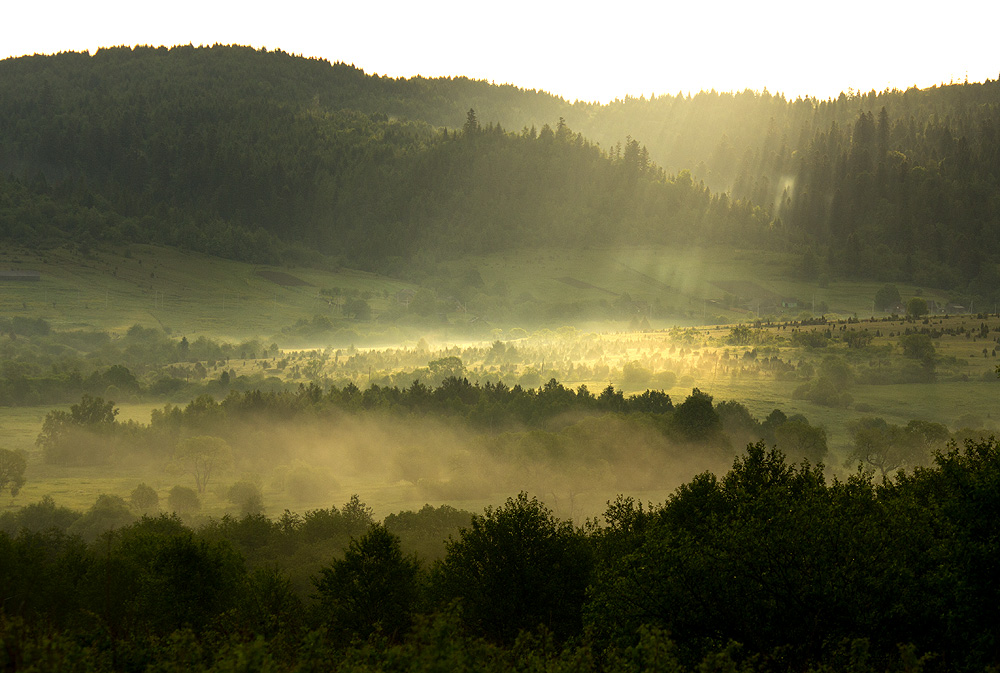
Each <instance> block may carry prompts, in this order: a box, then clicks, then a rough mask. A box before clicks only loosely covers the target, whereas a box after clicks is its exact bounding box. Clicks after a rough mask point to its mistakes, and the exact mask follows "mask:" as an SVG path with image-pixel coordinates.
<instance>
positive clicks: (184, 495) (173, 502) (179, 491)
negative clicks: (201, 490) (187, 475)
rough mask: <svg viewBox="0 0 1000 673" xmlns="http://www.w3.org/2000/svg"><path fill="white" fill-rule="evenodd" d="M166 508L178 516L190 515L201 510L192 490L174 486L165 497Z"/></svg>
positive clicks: (199, 502)
mask: <svg viewBox="0 0 1000 673" xmlns="http://www.w3.org/2000/svg"><path fill="white" fill-rule="evenodd" d="M167 507H169V508H170V510H171V511H173V512H177V513H178V514H190V513H191V512H197V511H198V510H199V509H201V501H200V500H199V499H198V494H197V493H196V492H195V490H194V489H193V488H188V487H187V486H174V487H173V488H172V489H170V495H168V496H167Z"/></svg>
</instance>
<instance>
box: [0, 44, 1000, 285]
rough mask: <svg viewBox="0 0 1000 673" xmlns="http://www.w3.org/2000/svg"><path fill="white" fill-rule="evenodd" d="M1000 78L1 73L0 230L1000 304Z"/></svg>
mask: <svg viewBox="0 0 1000 673" xmlns="http://www.w3.org/2000/svg"><path fill="white" fill-rule="evenodd" d="M998 131H1000V85H998V83H997V82H995V81H987V82H985V83H982V84H967V83H966V84H959V85H948V86H941V87H935V88H933V89H928V90H917V89H910V90H907V91H905V92H904V91H885V92H880V93H879V92H869V93H868V94H864V95H862V94H859V93H855V92H848V93H846V94H842V95H841V96H840V97H839V98H838V99H836V100H827V101H818V100H814V99H798V100H795V101H790V100H786V99H785V98H784V97H783V96H781V95H772V94H770V93H768V92H766V91H765V92H761V93H756V92H750V91H745V92H741V93H718V92H714V91H713V92H702V93H699V94H697V95H695V96H682V95H676V96H671V95H664V96H658V97H655V98H651V99H644V98H640V99H632V98H629V99H626V100H622V101H615V102H613V103H611V104H608V105H596V104H589V103H583V102H575V103H570V102H568V101H565V100H562V99H560V98H558V97H554V96H551V95H549V94H546V93H544V92H538V91H524V90H521V89H517V88H516V87H513V86H509V85H504V86H494V85H491V84H489V83H487V82H483V81H475V80H469V79H466V78H443V79H427V78H420V77H416V78H411V79H391V78H387V77H376V76H370V75H366V74H365V73H364V72H363V71H362V70H360V69H358V68H356V67H354V66H348V65H345V64H340V63H337V64H330V63H328V62H325V61H321V60H315V59H304V58H300V57H294V56H290V55H288V54H285V53H283V52H280V51H279V52H266V51H255V50H253V49H249V48H243V47H224V46H215V47H212V48H193V47H190V46H187V47H176V48H173V49H165V48H159V49H153V48H136V49H129V48H114V49H103V50H100V51H98V52H96V53H95V54H94V55H93V56H90V55H88V54H85V53H84V54H76V53H64V54H58V55H55V56H34V57H24V58H18V59H7V60H5V61H2V62H0V171H2V173H3V174H4V175H5V176H6V179H5V180H4V181H3V182H2V183H0V237H3V238H6V239H8V240H15V241H20V242H29V243H31V244H32V245H46V244H49V243H53V242H64V241H67V240H69V241H74V242H77V243H80V244H83V245H90V244H92V243H93V242H95V241H102V240H103V241H112V242H114V241H118V242H121V241H132V242H152V243H161V244H168V245H174V246H180V247H185V248H188V249H193V250H199V251H204V252H208V253H211V254H215V255H219V256H224V257H228V258H234V259H242V260H247V261H254V262H261V263H277V262H283V263H289V262H293V263H307V264H313V265H317V264H318V265H328V264H330V263H331V260H335V261H339V263H341V264H344V265H347V266H352V267H360V268H365V269H370V270H380V271H384V272H389V273H392V274H396V275H399V274H406V273H412V271H413V269H414V268H415V267H418V268H426V267H427V265H428V264H432V263H434V262H436V261H437V260H440V259H442V258H454V257H457V256H461V255H463V254H469V253H479V252H484V251H488V250H503V249H510V250H513V249H523V248H530V247H532V246H537V245H555V246H564V247H580V246H583V245H620V244H633V243H643V244H647V243H692V242H695V243H698V242H729V243H734V244H738V245H740V246H744V247H746V246H749V247H754V248H758V249H772V250H787V251H793V252H795V253H796V254H799V255H801V259H802V264H801V269H800V273H801V275H802V276H803V277H805V278H806V279H809V280H818V279H820V278H822V277H825V276H838V277H843V278H858V279H861V278H867V279H873V280H894V281H909V282H913V283H915V284H917V285H921V286H926V287H937V288H947V289H949V290H950V291H951V293H952V295H953V296H954V297H955V298H957V299H959V300H960V301H962V303H965V304H968V303H970V302H971V300H973V299H975V298H978V299H980V300H982V301H989V302H992V301H995V300H996V298H997V297H996V294H997V288H998V287H1000V274H998V273H997V261H998V259H1000V247H998V246H1000V243H998V241H1000V237H998V236H997V235H996V234H997V232H998V229H1000V201H998V199H997V198H996V193H997V189H996V187H997V180H998V176H1000V132H998Z"/></svg>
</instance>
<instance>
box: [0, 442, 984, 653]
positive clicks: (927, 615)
mask: <svg viewBox="0 0 1000 673" xmlns="http://www.w3.org/2000/svg"><path fill="white" fill-rule="evenodd" d="M998 478H1000V450H998V446H997V443H996V441H995V440H992V439H991V440H986V441H981V442H968V443H967V444H966V445H965V446H964V447H962V448H958V447H956V446H954V445H953V446H952V447H951V448H950V449H948V450H946V451H943V452H938V453H937V454H936V456H935V460H934V464H933V465H931V466H929V467H926V468H917V469H914V470H913V471H910V472H903V471H900V472H899V473H897V474H895V475H892V476H891V477H887V478H884V479H882V480H881V481H875V480H874V478H873V477H872V476H870V475H868V474H866V473H865V472H862V471H859V472H857V473H856V474H853V475H851V476H850V477H848V478H847V479H846V480H844V481H840V480H836V479H835V480H833V481H832V482H831V481H828V480H827V479H826V477H825V476H824V474H823V471H822V469H821V467H819V466H815V465H812V464H810V463H809V462H802V463H795V462H789V461H788V460H787V459H786V458H785V456H784V455H783V454H782V453H781V452H780V451H777V450H775V449H772V448H769V447H768V446H767V445H766V444H764V443H762V442H761V443H755V444H750V445H748V446H747V448H746V450H745V451H744V452H743V453H742V454H741V455H739V456H737V457H736V458H735V459H734V461H733V463H732V467H731V469H730V470H729V471H728V472H725V473H724V474H722V475H721V476H719V477H716V476H715V475H713V474H711V473H704V474H701V475H698V476H697V477H695V478H693V479H692V480H690V481H689V482H687V483H685V484H683V485H682V486H681V487H679V488H678V489H677V490H676V491H675V492H674V493H673V494H672V495H671V496H670V497H668V498H667V499H666V500H665V501H664V502H662V503H660V504H655V505H654V504H650V505H643V504H642V503H640V502H637V501H635V500H634V499H632V498H629V497H626V496H620V497H618V498H617V499H616V500H615V501H614V502H609V503H608V507H607V510H606V512H605V514H604V515H603V517H602V518H601V519H600V520H593V521H588V522H586V523H585V524H584V525H582V526H580V525H574V524H573V523H572V522H570V521H566V520H561V519H559V518H557V517H556V516H554V515H553V513H552V512H551V510H549V509H548V508H547V507H546V506H545V505H544V503H543V502H541V501H539V500H538V499H537V498H535V497H532V496H530V495H529V494H526V493H523V492H522V493H520V494H518V495H517V496H513V497H510V498H508V499H507V500H506V502H505V503H504V504H502V505H500V506H496V507H487V508H486V509H485V510H484V511H483V512H482V513H481V514H475V515H468V518H466V519H465V521H464V522H463V523H461V524H458V528H457V530H455V529H453V528H452V529H451V530H452V532H451V534H450V537H449V538H448V540H447V542H446V543H445V545H444V547H443V551H442V552H441V553H440V555H439V556H437V557H436V559H434V560H427V559H426V558H424V559H423V560H422V559H421V558H420V557H418V556H417V555H415V554H414V553H413V551H411V550H408V549H407V548H406V547H404V545H403V544H402V541H401V531H403V530H406V528H407V526H411V527H412V525H413V523H414V522H415V521H417V520H420V521H421V522H422V524H421V525H423V526H425V528H424V530H425V531H426V532H427V533H428V534H429V535H433V532H432V531H433V530H434V527H435V525H438V524H440V523H441V522H447V523H445V527H446V528H449V527H451V526H454V525H456V523H457V521H458V520H459V519H456V518H455V517H454V516H453V512H448V511H446V510H439V511H435V510H434V509H433V508H424V510H421V512H420V513H412V512H411V513H401V514H400V515H392V516H390V517H387V518H386V519H385V521H383V522H381V523H376V522H375V521H374V520H373V519H372V518H371V515H370V510H367V508H366V507H365V506H364V505H363V503H361V502H360V501H358V500H357V499H356V498H354V499H352V501H351V502H350V503H348V504H347V505H345V507H344V509H343V510H338V509H337V508H332V509H331V510H329V511H327V512H325V511H323V510H317V511H313V512H310V513H307V514H306V515H305V517H300V516H297V515H293V514H291V513H289V512H286V513H285V515H283V516H282V517H281V518H279V519H278V520H276V521H271V520H268V519H266V518H262V517H259V516H252V515H248V516H246V517H244V518H243V519H239V520H237V519H232V518H226V519H223V520H220V521H216V522H211V523H209V524H208V525H206V526H204V527H201V528H199V529H197V530H192V529H190V528H188V527H186V526H185V525H184V524H183V523H182V522H181V521H180V520H179V519H178V518H176V517H171V516H166V515H161V516H158V517H144V518H142V519H140V520H138V521H136V522H135V523H131V524H128V525H125V526H122V527H120V528H118V529H117V530H114V531H113V532H110V533H105V534H103V535H101V536H99V537H98V538H96V540H95V541H94V542H90V543H88V542H85V541H84V540H83V539H81V538H79V537H75V536H72V535H68V534H66V533H65V532H62V530H61V529H60V527H59V525H58V524H56V523H55V521H57V520H58V518H59V517H60V516H61V517H62V518H63V520H65V519H66V516H67V515H66V514H65V513H62V514H61V513H60V512H59V508H56V507H55V506H54V504H53V503H52V502H51V500H50V501H48V502H47V503H45V502H43V503H40V504H39V505H37V506H29V507H28V508H25V511H26V512H27V514H26V515H25V516H24V517H23V520H22V524H27V523H28V522H32V523H33V526H34V527H32V525H21V526H20V528H19V530H18V531H16V532H8V531H7V528H8V526H5V527H4V528H5V530H4V532H3V533H2V534H0V561H2V562H0V579H2V582H0V586H3V587H4V589H3V595H2V599H0V638H2V639H3V642H4V647H3V648H2V649H0V657H2V659H0V661H3V663H4V665H5V666H6V667H7V668H9V669H12V670H22V669H23V670H33V669H35V668H46V669H49V670H51V669H53V668H58V669H59V670H80V671H105V670H108V671H110V670H130V671H153V670H179V669H184V670H206V671H207V670H250V669H252V670H261V671H293V670H294V671H302V670H314V669H315V668H316V667H322V668H323V669H324V670H345V671H346V670H362V671H367V670H400V671H403V670H406V671H423V670H442V669H447V670H470V671H471V670H509V669H510V668H516V669H529V668H530V669H531V670H542V671H564V670H577V671H579V670H583V671H641V670H651V669H653V670H668V671H693V670H738V671H802V670H809V671H832V670H846V671H888V670H901V669H905V670H915V671H981V670H988V669H989V668H990V667H995V666H996V665H997V664H998V662H1000V650H998V645H997V634H996V631H995V629H994V628H993V622H994V621H995V620H993V619H992V615H993V614H994V613H995V608H996V605H997V601H998V599H1000V596H998V595H997V592H998V587H997V582H996V579H995V577H996V573H995V572H993V570H994V569H995V559H996V555H997V553H998V551H1000V550H998V549H997V540H998V539H1000V538H998V531H997V521H996V517H995V516H994V515H993V513H994V512H995V511H996V508H997V506H998V503H997V497H998V495H997V494H998V493H1000V488H998V486H1000V484H998ZM32 508H34V509H32ZM29 510H30V511H29ZM77 516H79V515H77ZM7 518H9V517H8V516H7V515H5V517H4V519H5V521H4V523H5V524H6V523H7V521H6V519H7ZM46 522H49V523H51V525H46ZM432 522H438V523H437V524H434V523H432ZM438 530H440V529H438ZM345 532H347V533H348V536H347V540H346V541H345V542H344V543H343V544H344V546H343V548H342V549H341V550H340V551H335V552H327V555H326V557H325V558H324V560H322V561H321V564H320V565H319V567H318V569H317V570H315V571H314V572H313V574H312V575H311V579H310V580H309V582H308V585H309V586H308V587H305V588H303V587H301V586H300V587H297V588H296V587H295V586H293V583H292V582H291V580H290V579H289V575H288V573H287V570H286V568H284V567H282V565H281V563H280V562H279V564H278V565H277V566H275V565H270V564H268V563H266V562H265V563H261V562H260V561H261V559H262V558H266V555H265V556H264V557H262V556H261V555H260V554H257V553H256V552H255V551H254V550H260V549H264V548H270V549H272V550H273V549H280V548H286V549H287V548H289V546H291V547H295V546H298V545H301V544H304V543H305V542H306V541H307V540H309V539H320V538H326V539H331V536H332V537H337V538H339V539H341V540H343V539H344V538H343V537H342V536H343V535H344V533H345ZM278 557H279V558H281V559H283V561H284V562H287V561H288V559H289V558H291V557H288V556H284V557H281V556H280V555H279V556H278ZM271 558H274V557H273V556H272V557H271Z"/></svg>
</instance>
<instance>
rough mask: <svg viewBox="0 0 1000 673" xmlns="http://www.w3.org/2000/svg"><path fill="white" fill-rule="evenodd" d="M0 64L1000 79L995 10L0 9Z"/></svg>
mask: <svg viewBox="0 0 1000 673" xmlns="http://www.w3.org/2000/svg"><path fill="white" fill-rule="evenodd" d="M5 4H7V5H8V6H7V7H5V8H4V10H3V12H2V15H3V19H2V22H0V58H6V57H10V56H22V55H28V54H35V53H39V54H51V53H56V52H60V51H91V52H93V51H95V50H96V49H98V48H100V47H106V46H119V45H128V46H135V45H141V44H145V45H155V46H159V45H166V46H173V45H177V44H194V45H211V44H240V45H248V46H253V47H257V48H267V49H281V50H283V51H286V52H289V53H292V54H300V55H302V56H309V57H319V58H325V59H327V60H330V61H331V62H335V61H343V62H345V63H353V64H354V65H356V66H357V67H359V68H361V69H363V70H364V71H365V72H367V73H377V74H382V75H390V76H393V77H410V76H414V75H423V76H425V77H437V76H466V77H471V78H474V79H485V80H487V81H492V82H495V83H497V84H514V85H516V86H519V87H522V88H526V89H542V90H545V91H549V92H551V93H554V94H557V95H559V96H562V97H564V98H566V99H567V100H570V101H573V100H586V101H597V102H602V103H603V102H608V101H610V100H614V99H616V98H624V97H626V96H635V97H638V96H647V97H648V96H650V95H655V94H664V93H669V94H676V93H678V92H683V93H696V92H697V91H700V90H709V89H715V90H716V91H742V90H744V89H752V90H755V91H762V90H763V89H765V88H766V89H767V90H768V91H770V92H771V93H774V94H777V93H783V94H785V95H786V96H787V97H789V98H796V97H798V96H813V97H816V98H821V99H823V98H830V97H836V96H837V95H839V93H840V92H842V91H844V92H846V91H848V90H849V89H853V90H855V91H861V92H867V91H870V90H872V89H875V90H877V91H882V90H885V89H887V88H897V89H906V88H909V87H911V86H914V85H916V86H918V87H921V88H923V87H929V86H934V85H936V84H941V83H948V82H961V81H964V80H966V79H968V80H969V81H971V82H982V81H985V80H986V79H997V78H998V76H1000V46H998V45H1000V41H998V40H997V39H996V37H995V32H996V26H997V25H1000V2H998V1H997V0H985V1H984V0H977V1H971V0H952V2H949V3H934V5H931V4H930V3H927V2H921V1H920V0H917V1H916V2H914V1H913V0H908V1H907V2H897V1H895V0H893V1H883V0H867V1H859V0H841V1H840V2H837V3H813V2H803V1H802V0H795V1H794V2H792V1H789V0H778V1H776V2H769V3H767V2H751V1H749V0H739V1H737V0H714V1H713V0H702V1H701V2H694V1H693V0H684V1H683V2H678V1H675V0H660V1H659V2H637V1H635V0H620V1H618V2H605V3H592V2H588V3H572V2H560V3H555V2H549V1H546V0H539V1H537V2H524V1H522V0H515V1H514V2H508V3H504V4H495V3H482V2H476V3H473V2H468V1H466V2H458V1H455V0H425V1H423V2H418V1H414V0H409V1H406V2H401V1H398V0H385V1H383V2H378V3H375V2H367V3H366V2H359V1H358V0H353V1H352V2H349V3H348V2H340V1H339V0H337V1H326V2H322V1H319V0H285V1H283V2H274V1H273V0H271V1H270V2H262V1H260V0H241V1H239V2H236V1H230V0H226V1H220V0H171V1H170V2H163V0H151V1H149V2H144V3H137V2H135V1H134V0H91V2H82V1H81V0H72V1H70V0H48V1H45V2H19V3H15V2H14V1H13V0H8V2H7V3H5Z"/></svg>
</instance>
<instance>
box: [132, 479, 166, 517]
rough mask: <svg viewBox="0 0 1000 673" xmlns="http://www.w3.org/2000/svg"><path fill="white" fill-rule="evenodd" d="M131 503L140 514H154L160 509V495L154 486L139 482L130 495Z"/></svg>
mask: <svg viewBox="0 0 1000 673" xmlns="http://www.w3.org/2000/svg"><path fill="white" fill-rule="evenodd" d="M129 504H130V505H132V509H134V510H135V511H137V512H139V513H140V514H153V513H155V512H156V511H157V510H159V509H160V496H159V495H157V493H156V491H155V490H154V489H153V488H152V487H150V486H147V485H146V484H139V485H138V486H136V487H135V489H133V491H132V494H131V495H130V496H129Z"/></svg>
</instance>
